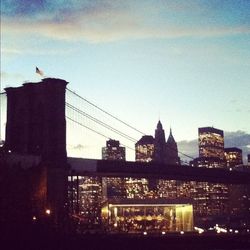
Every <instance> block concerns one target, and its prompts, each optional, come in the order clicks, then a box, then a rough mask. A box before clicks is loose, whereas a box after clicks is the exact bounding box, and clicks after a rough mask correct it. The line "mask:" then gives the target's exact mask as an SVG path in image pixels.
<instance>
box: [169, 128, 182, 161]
mask: <svg viewBox="0 0 250 250" xmlns="http://www.w3.org/2000/svg"><path fill="white" fill-rule="evenodd" d="M166 150H167V163H168V164H170V165H178V164H180V158H179V157H178V148H177V143H176V141H175V139H174V137H173V134H172V129H170V133H169V137H168V140H167V143H166Z"/></svg>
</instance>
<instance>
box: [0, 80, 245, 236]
mask: <svg viewBox="0 0 250 250" xmlns="http://www.w3.org/2000/svg"><path fill="white" fill-rule="evenodd" d="M67 84H68V83H67V82H66V81H65V80H61V79H56V78H45V79H42V81H41V82H38V83H31V82H29V83H24V84H23V85H22V86H20V87H8V88H6V89H5V92H4V93H1V99H2V100H3V99H4V98H6V103H7V104H6V110H7V111H6V117H7V119H6V130H5V131H6V132H5V141H4V144H3V146H2V147H1V148H0V150H1V151H0V163H1V164H0V165H1V167H0V171H1V174H0V190H1V191H0V192H1V205H0V212H1V213H0V223H1V224H2V225H4V226H5V227H6V228H12V227H16V228H21V227H22V226H23V225H34V224H39V223H40V224H46V225H49V226H50V227H51V228H54V229H56V230H61V229H63V230H66V231H74V232H76V233H78V234H79V233H80V234H82V233H86V232H88V233H93V232H94V233H105V234H114V233H116V234H124V233H127V234H129V233H130V234H139V235H144V236H145V235H148V234H152V235H154V234H161V235H163V234H164V235H165V234H166V233H178V234H179V233H181V234H184V233H188V232H189V233H191V232H197V233H203V232H204V231H205V230H208V229H209V228H210V229H211V230H214V231H215V232H224V231H225V230H226V231H227V232H228V233H229V230H232V231H230V232H234V231H235V230H236V231H237V232H242V233H245V234H247V233H248V232H249V231H250V230H249V228H250V210H249V207H250V189H249V180H250V173H249V171H231V170H232V169H224V168H206V167H192V166H188V165H186V164H182V163H181V162H179V163H178V164H172V163H171V164H168V163H161V162H156V161H150V162H133V161H125V160H124V161H117V160H100V159H86V158H84V157H82V158H81V157H79V156H78V157H72V156H71V157H69V156H67V151H70V143H71V140H72V137H75V138H77V137H80V136H83V140H84V136H85V135H86V134H84V133H86V131H88V133H93V134H95V135H96V136H97V137H95V138H97V139H96V140H98V138H102V139H103V138H105V139H107V140H108V139H111V138H119V140H120V141H121V142H122V145H123V146H124V147H126V149H128V150H130V151H132V152H133V153H134V144H135V143H136V141H137V139H136V138H138V136H143V135H145V134H144V133H143V132H141V131H140V130H139V129H137V128H135V127H133V126H131V125H130V124H128V123H126V122H124V121H122V120H121V119H119V118H118V117H117V116H114V115H112V114H110V113H109V112H107V111H105V110H104V109H102V108H100V107H99V106H97V105H95V104H93V103H92V102H90V101H88V100H87V99H85V98H84V97H81V96H80V95H78V94H77V93H75V92H74V91H72V90H71V89H69V88H68V87H67ZM82 103H84V104H85V106H83V105H82ZM91 112H92V113H91ZM95 114H96V116H95ZM98 114H102V116H105V119H102V118H100V117H99V116H98ZM66 124H67V125H66ZM117 124H120V125H122V126H123V127H126V129H127V130H121V129H120V127H121V126H120V127H118V126H117ZM79 128H80V129H84V131H85V132H84V133H82V134H81V132H77V131H79V130H77V129H79ZM100 128H101V129H100ZM70 130H71V131H70ZM128 130H130V131H133V132H131V134H129V133H128V132H127V131H128ZM81 131H82V130H81ZM125 131H126V132H125ZM70 134H71V136H70ZM136 136H137V137H136ZM177 153H178V154H182V152H177ZM21 225H22V226H21ZM216 225H217V226H216ZM223 230H224V231H223ZM247 230H248V231H247Z"/></svg>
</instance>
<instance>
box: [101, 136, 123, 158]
mask: <svg viewBox="0 0 250 250" xmlns="http://www.w3.org/2000/svg"><path fill="white" fill-rule="evenodd" d="M102 159H103V160H121V161H125V160H126V156H125V147H121V146H120V142H119V141H116V140H111V139H110V140H108V141H107V142H106V147H103V148H102Z"/></svg>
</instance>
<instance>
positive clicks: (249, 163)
mask: <svg viewBox="0 0 250 250" xmlns="http://www.w3.org/2000/svg"><path fill="white" fill-rule="evenodd" d="M247 166H249V167H250V154H248V155H247Z"/></svg>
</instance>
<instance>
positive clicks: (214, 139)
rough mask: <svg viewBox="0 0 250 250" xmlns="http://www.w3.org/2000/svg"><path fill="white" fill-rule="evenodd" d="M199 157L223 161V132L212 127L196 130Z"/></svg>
mask: <svg viewBox="0 0 250 250" xmlns="http://www.w3.org/2000/svg"><path fill="white" fill-rule="evenodd" d="M198 133H199V139H198V140H199V157H205V158H209V157H215V158H219V159H221V160H223V159H224V132H223V131H222V130H220V129H216V128H213V127H203V128H199V129H198Z"/></svg>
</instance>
